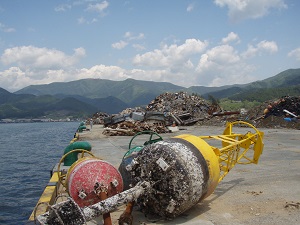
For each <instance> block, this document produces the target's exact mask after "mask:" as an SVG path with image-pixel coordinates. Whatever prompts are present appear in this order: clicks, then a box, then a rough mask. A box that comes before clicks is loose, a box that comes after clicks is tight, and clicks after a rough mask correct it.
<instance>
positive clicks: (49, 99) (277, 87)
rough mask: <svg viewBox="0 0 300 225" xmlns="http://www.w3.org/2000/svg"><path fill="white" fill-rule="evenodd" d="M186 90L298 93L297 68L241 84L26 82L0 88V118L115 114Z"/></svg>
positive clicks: (245, 96)
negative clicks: (11, 88)
mask: <svg viewBox="0 0 300 225" xmlns="http://www.w3.org/2000/svg"><path fill="white" fill-rule="evenodd" d="M180 91H184V92H188V93H190V94H192V93H193V94H198V95H201V96H202V97H203V98H208V97H209V96H213V97H214V98H217V99H224V98H228V99H232V100H241V101H243V100H248V101H254V100H255V101H259V102H263V101H266V100H270V99H274V98H279V97H281V96H285V95H300V69H289V70H286V71H283V72H281V73H279V74H277V75H275V76H273V77H270V78H267V79H265V80H261V81H255V82H252V83H249V84H243V85H237V84H235V85H228V86H221V87H205V86H192V87H189V88H185V87H181V86H178V85H174V84H172V83H168V82H153V81H142V80H134V79H126V80H124V81H112V80H105V79H82V80H76V81H70V82H54V83H50V84H43V85H30V86H27V87H25V88H23V89H21V90H19V91H17V92H14V93H11V92H8V91H7V90H5V89H3V88H0V119H3V118H28V117H29V118H32V117H42V116H50V115H55V116H78V117H85V116H90V115H91V114H93V113H95V112H99V111H101V112H106V113H110V114H111V113H118V112H120V111H122V110H123V109H125V108H128V107H135V106H144V105H147V104H149V102H150V101H152V100H153V99H154V98H155V97H156V96H158V95H160V94H162V93H165V92H180Z"/></svg>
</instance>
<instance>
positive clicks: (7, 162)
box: [0, 122, 79, 225]
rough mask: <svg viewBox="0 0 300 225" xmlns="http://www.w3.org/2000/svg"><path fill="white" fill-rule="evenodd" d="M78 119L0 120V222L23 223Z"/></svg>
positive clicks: (72, 135) (69, 138)
mask: <svg viewBox="0 0 300 225" xmlns="http://www.w3.org/2000/svg"><path fill="white" fill-rule="evenodd" d="M78 126H79V122H49V123H11V124H0V154H1V155H0V225H18V224H26V222H27V220H28V218H29V216H30V214H31V212H32V211H33V209H34V207H35V205H36V203H37V202H38V200H39V197H40V196H41V194H42V192H43V190H44V188H45V187H46V185H47V184H48V181H49V179H50V171H51V170H52V168H53V166H54V165H55V164H56V163H58V162H59V160H60V158H61V157H62V155H63V152H64V149H65V147H66V146H67V145H68V144H69V143H70V141H71V140H72V138H73V137H74V133H75V131H76V129H77V128H78Z"/></svg>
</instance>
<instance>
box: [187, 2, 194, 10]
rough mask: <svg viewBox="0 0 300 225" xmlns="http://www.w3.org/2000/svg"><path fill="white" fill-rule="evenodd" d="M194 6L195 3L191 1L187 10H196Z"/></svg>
mask: <svg viewBox="0 0 300 225" xmlns="http://www.w3.org/2000/svg"><path fill="white" fill-rule="evenodd" d="M194 7H195V6H194V4H193V3H191V4H189V5H188V6H187V8H186V11H187V12H191V11H193V10H194Z"/></svg>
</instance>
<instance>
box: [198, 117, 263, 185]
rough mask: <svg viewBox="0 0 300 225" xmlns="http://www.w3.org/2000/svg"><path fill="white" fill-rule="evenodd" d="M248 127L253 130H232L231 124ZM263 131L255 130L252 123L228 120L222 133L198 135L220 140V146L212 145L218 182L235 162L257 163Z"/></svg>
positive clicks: (260, 152)
mask: <svg viewBox="0 0 300 225" xmlns="http://www.w3.org/2000/svg"><path fill="white" fill-rule="evenodd" d="M236 125H239V126H240V127H249V128H252V130H253V131H254V132H253V131H252V132H253V133H252V132H251V131H248V132H247V133H246V134H237V133H234V132H233V126H236ZM263 136H264V133H263V132H261V131H259V130H257V129H256V128H255V127H254V126H253V125H252V124H250V123H247V122H244V121H235V122H228V123H227V124H226V128H225V130H224V132H223V135H213V136H199V138H201V139H204V140H205V139H214V140H218V141H221V142H222V148H217V147H213V146H211V147H212V149H213V150H214V152H215V154H216V155H217V156H218V157H219V164H220V165H219V166H220V177H219V182H220V181H222V180H223V178H224V177H225V176H226V175H227V174H228V172H229V171H230V170H231V169H232V168H233V167H234V166H235V165H236V164H251V163H254V164H257V163H258V160H259V157H260V155H261V154H262V151H263V147H264V143H263Z"/></svg>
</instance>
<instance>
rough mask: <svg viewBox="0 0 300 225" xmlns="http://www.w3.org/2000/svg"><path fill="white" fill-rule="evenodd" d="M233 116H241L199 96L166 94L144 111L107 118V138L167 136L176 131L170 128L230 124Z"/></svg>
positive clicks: (158, 97)
mask: <svg viewBox="0 0 300 225" xmlns="http://www.w3.org/2000/svg"><path fill="white" fill-rule="evenodd" d="M232 114H234V115H236V114H240V112H223V111H222V109H221V107H220V106H219V105H216V104H211V103H209V102H208V101H206V100H205V99H203V98H201V97H200V96H198V95H189V94H188V93H186V92H179V93H169V92H167V93H163V94H161V95H159V96H157V97H156V98H155V99H154V100H152V101H151V102H150V103H149V105H148V106H147V107H146V108H145V109H142V108H140V107H137V108H128V109H125V110H123V111H122V112H121V113H119V114H117V115H111V116H109V117H106V118H104V123H103V124H104V126H105V131H104V134H105V135H133V134H135V133H136V132H140V131H145V130H151V131H154V132H157V133H166V132H170V131H171V130H173V129H171V127H174V126H189V125H194V124H196V123H199V122H200V121H206V120H211V119H212V118H223V119H224V118H225V120H227V119H228V117H231V115H232ZM217 120H219V119H214V120H211V121H217ZM219 124H220V123H219ZM219 124H214V125H219Z"/></svg>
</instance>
